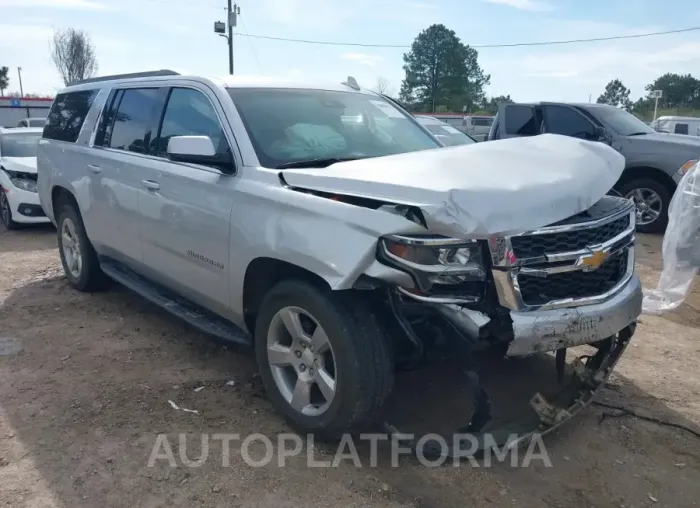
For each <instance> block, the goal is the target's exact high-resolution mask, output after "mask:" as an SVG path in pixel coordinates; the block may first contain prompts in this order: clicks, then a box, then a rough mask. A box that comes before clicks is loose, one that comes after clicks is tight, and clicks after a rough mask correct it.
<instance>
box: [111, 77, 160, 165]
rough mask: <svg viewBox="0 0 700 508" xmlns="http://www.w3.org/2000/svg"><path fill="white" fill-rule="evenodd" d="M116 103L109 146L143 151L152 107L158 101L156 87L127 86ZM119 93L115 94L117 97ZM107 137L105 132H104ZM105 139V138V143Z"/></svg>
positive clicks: (146, 143) (146, 140)
mask: <svg viewBox="0 0 700 508" xmlns="http://www.w3.org/2000/svg"><path fill="white" fill-rule="evenodd" d="M120 95H121V100H120V101H119V102H118V103H117V102H115V105H116V113H115V114H114V118H113V119H111V120H112V122H113V123H112V128H111V134H109V139H108V142H109V145H108V146H109V147H110V148H116V149H117V150H127V151H129V152H136V153H145V152H146V146H148V139H147V137H148V138H150V123H151V118H152V115H153V107H154V106H155V105H156V104H157V103H158V89H157V88H127V89H125V90H124V91H123V93H121V94H120ZM118 98H119V95H117V99H118ZM105 136H106V137H107V133H105ZM106 142H107V139H105V144H106Z"/></svg>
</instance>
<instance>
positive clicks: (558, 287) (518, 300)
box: [489, 196, 635, 311]
mask: <svg viewBox="0 0 700 508" xmlns="http://www.w3.org/2000/svg"><path fill="white" fill-rule="evenodd" d="M589 212H591V213H590V214H589V215H587V216H586V217H583V218H582V217H581V216H577V217H573V218H571V219H569V222H567V221H564V222H563V223H558V224H555V225H553V226H548V227H544V228H541V229H539V230H536V231H532V232H530V233H525V234H522V235H517V236H512V237H493V238H491V239H490V240H489V249H490V252H491V260H492V264H493V270H492V273H493V277H494V281H495V283H496V289H497V291H498V296H499V300H500V302H501V304H502V305H504V306H506V307H507V308H510V309H512V310H519V311H527V310H538V309H541V310H544V309H552V308H562V307H574V306H580V305H588V304H594V303H598V302H601V301H604V300H606V299H607V298H610V297H611V296H613V295H614V294H616V293H617V292H618V291H619V290H620V289H622V288H623V287H624V286H625V284H626V283H627V282H628V281H629V280H630V279H631V278H632V275H633V273H634V227H635V221H634V219H635V211H634V206H633V205H632V203H631V202H629V201H627V200H624V199H621V198H615V197H610V196H606V197H604V198H603V199H601V201H599V202H598V203H597V204H596V205H594V207H592V208H591V209H589Z"/></svg>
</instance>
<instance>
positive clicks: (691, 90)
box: [645, 73, 700, 109]
mask: <svg viewBox="0 0 700 508" xmlns="http://www.w3.org/2000/svg"><path fill="white" fill-rule="evenodd" d="M645 90H646V91H647V92H650V93H651V91H652V90H661V91H662V92H663V95H662V96H661V99H659V108H665V109H670V108H700V80H698V79H696V78H694V77H693V76H691V75H690V74H686V75H685V76H681V75H679V74H671V73H667V74H664V75H663V76H660V77H658V78H656V79H655V80H654V82H653V83H650V84H648V85H647V86H646V87H645Z"/></svg>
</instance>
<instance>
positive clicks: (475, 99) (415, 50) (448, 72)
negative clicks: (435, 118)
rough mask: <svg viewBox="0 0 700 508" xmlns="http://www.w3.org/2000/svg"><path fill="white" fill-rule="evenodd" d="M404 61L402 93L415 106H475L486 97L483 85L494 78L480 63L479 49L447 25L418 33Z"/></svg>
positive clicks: (428, 108) (426, 108) (424, 108)
mask: <svg viewBox="0 0 700 508" xmlns="http://www.w3.org/2000/svg"><path fill="white" fill-rule="evenodd" d="M403 61H404V66H403V68H404V71H405V72H406V77H405V79H404V80H403V81H402V82H401V91H400V94H399V97H400V99H401V100H402V101H403V102H404V103H406V104H408V105H410V106H411V107H412V108H413V109H416V110H421V111H432V112H434V111H435V110H436V109H437V107H438V106H445V107H447V109H448V110H452V111H462V108H463V107H465V106H466V107H467V108H468V109H472V108H473V107H474V106H476V105H479V104H481V102H482V101H483V99H484V86H485V85H488V84H489V82H490V79H491V77H490V76H489V75H487V74H484V72H483V70H482V69H481V67H479V63H478V53H477V51H476V50H475V49H473V48H470V47H469V46H467V45H464V44H462V42H461V41H460V40H459V38H458V37H457V36H456V35H455V33H454V31H452V30H449V29H447V28H446V27H445V26H444V25H432V26H430V27H428V28H427V29H426V30H423V31H422V32H421V33H419V34H418V36H417V37H416V39H415V40H414V41H413V44H412V45H411V50H410V51H409V52H408V53H406V54H404V56H403Z"/></svg>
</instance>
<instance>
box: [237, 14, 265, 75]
mask: <svg viewBox="0 0 700 508" xmlns="http://www.w3.org/2000/svg"><path fill="white" fill-rule="evenodd" d="M241 28H242V29H243V33H242V34H241V33H240V32H238V34H239V35H245V36H248V29H247V28H246V26H245V21H243V18H241ZM248 43H249V44H250V49H251V51H252V52H253V56H254V57H255V63H257V64H258V72H259V73H260V74H263V71H262V67H261V66H260V60H259V59H258V52H257V51H255V46H253V41H252V40H251V38H250V37H248Z"/></svg>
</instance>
